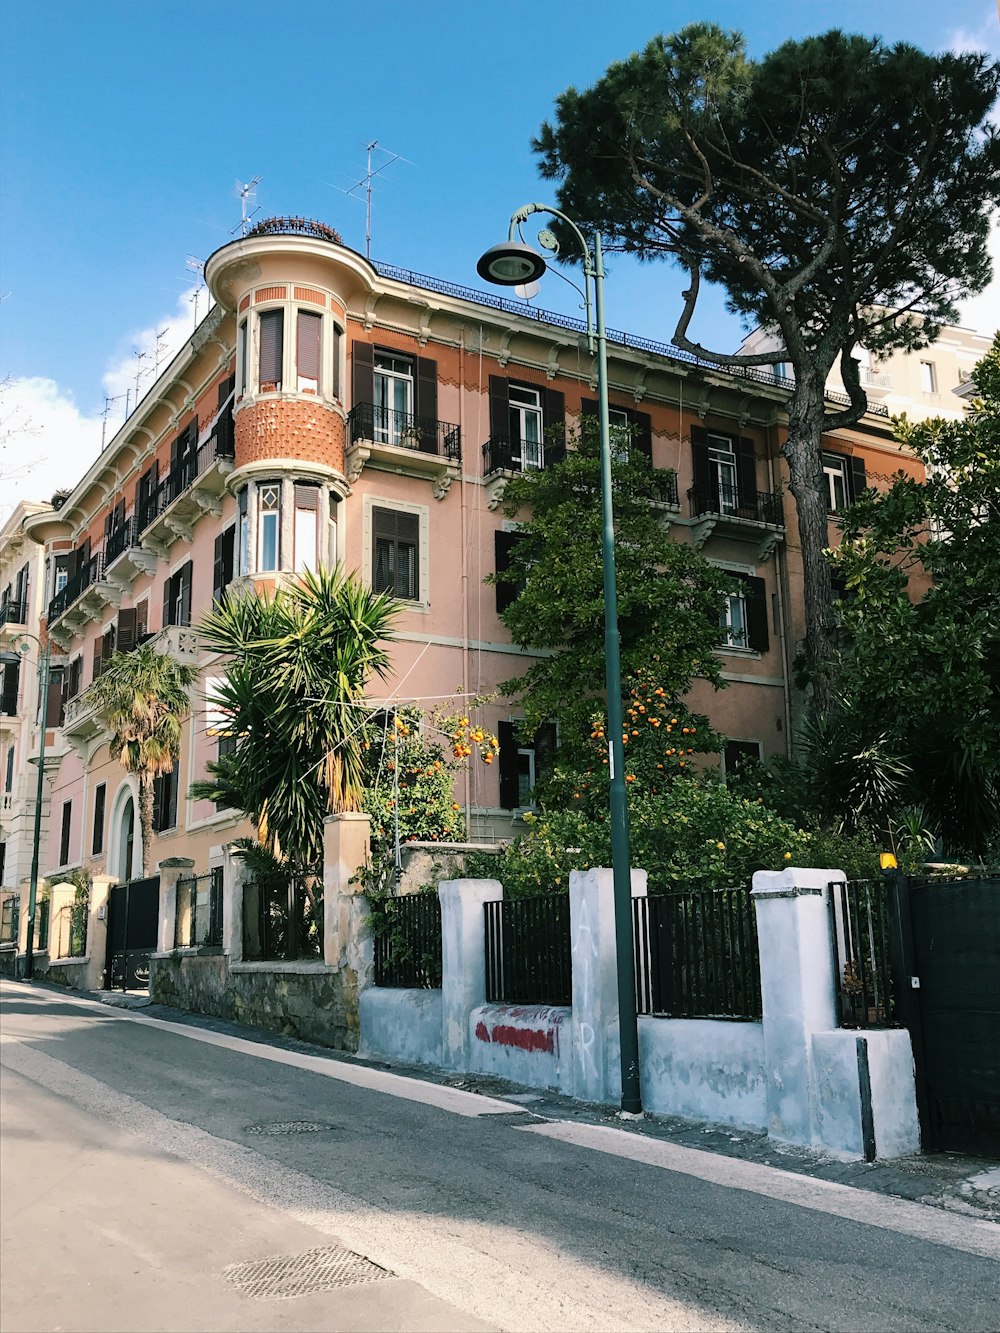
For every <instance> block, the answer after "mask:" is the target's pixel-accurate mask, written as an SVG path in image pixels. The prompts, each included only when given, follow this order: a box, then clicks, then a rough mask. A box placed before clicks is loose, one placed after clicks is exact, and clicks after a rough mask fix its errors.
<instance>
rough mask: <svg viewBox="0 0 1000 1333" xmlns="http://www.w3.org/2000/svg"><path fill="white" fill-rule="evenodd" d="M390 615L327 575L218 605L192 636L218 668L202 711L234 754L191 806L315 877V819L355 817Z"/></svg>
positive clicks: (332, 573)
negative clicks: (247, 829) (219, 723)
mask: <svg viewBox="0 0 1000 1333" xmlns="http://www.w3.org/2000/svg"><path fill="white" fill-rule="evenodd" d="M396 607H397V604H396V602H395V600H394V599H393V598H392V597H390V596H388V595H387V594H384V593H374V592H372V591H371V589H370V588H366V587H365V586H364V585H363V584H362V583H361V581H360V580H359V579H358V578H357V577H356V576H355V575H353V574H350V573H348V572H347V571H345V570H343V569H342V568H340V567H337V568H334V569H323V570H319V571H317V572H316V573H306V574H303V575H302V577H301V580H300V581H299V582H298V583H296V584H292V585H290V586H288V587H286V588H282V589H280V590H279V591H278V592H276V593H274V594H264V595H258V594H256V593H250V594H244V595H243V596H239V597H235V598H227V599H226V600H225V601H224V602H223V603H222V604H221V605H220V606H218V607H217V608H216V609H215V610H214V611H213V612H212V613H211V615H209V616H208V617H207V618H206V619H205V620H204V621H203V623H202V624H201V626H200V632H201V636H202V641H203V643H204V644H205V646H206V647H207V648H209V649H210V650H212V651H215V652H220V653H225V654H226V655H227V656H228V658H229V662H228V664H227V666H226V670H225V675H224V676H223V678H222V679H221V681H220V682H219V683H218V684H217V686H216V689H215V693H214V696H213V702H214V703H215V705H216V707H217V708H218V709H219V710H220V711H221V713H222V714H223V716H224V717H225V719H226V724H225V731H226V733H227V734H228V735H230V736H231V737H232V738H233V739H234V741H235V748H234V749H233V751H232V752H231V753H230V754H227V755H224V756H222V757H221V758H219V759H218V760H215V761H213V762H212V763H210V764H209V765H208V773H209V776H208V778H207V779H203V780H201V781H199V782H195V783H194V784H193V785H192V787H191V796H192V798H194V799H196V800H197V799H204V800H210V801H215V802H217V803H219V804H221V805H226V806H228V807H229V808H231V809H237V810H241V811H243V812H244V813H245V814H246V815H247V816H248V817H249V818H250V819H252V820H253V822H254V825H255V827H256V834H257V841H258V843H259V844H260V845H261V846H262V847H264V848H266V849H267V851H268V852H269V853H270V854H271V855H272V856H273V857H274V858H275V859H276V860H278V861H280V862H283V863H287V864H291V865H295V866H299V867H302V866H313V865H316V864H317V863H318V862H319V861H320V860H321V859H322V841H323V819H324V817H325V816H326V814H327V813H333V814H336V813H338V812H341V811H345V810H357V809H359V808H360V804H361V797H362V793H363V790H364V763H363V753H364V752H363V740H364V737H363V729H364V723H365V718H366V710H365V708H364V706H363V701H364V694H365V689H366V687H367V685H368V682H369V680H370V679H371V678H372V677H373V676H378V677H382V676H384V675H385V674H386V672H387V670H388V667H389V655H388V652H387V651H386V647H385V642H386V641H387V640H388V639H389V638H390V637H391V625H392V620H393V617H394V616H395V613H396Z"/></svg>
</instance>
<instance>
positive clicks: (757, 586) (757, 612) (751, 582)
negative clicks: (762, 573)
mask: <svg viewBox="0 0 1000 1333" xmlns="http://www.w3.org/2000/svg"><path fill="white" fill-rule="evenodd" d="M743 582H744V583H745V584H746V608H747V647H749V648H753V649H754V650H755V651H756V652H758V653H766V652H767V650H768V648H769V647H770V646H771V640H770V637H769V635H768V629H767V589H766V587H765V585H764V580H763V579H757V578H751V577H750V576H749V575H745V576H744V578H743Z"/></svg>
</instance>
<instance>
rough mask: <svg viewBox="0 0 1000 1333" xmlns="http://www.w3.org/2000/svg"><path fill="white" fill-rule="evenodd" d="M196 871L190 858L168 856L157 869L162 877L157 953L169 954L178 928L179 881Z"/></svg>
mask: <svg viewBox="0 0 1000 1333" xmlns="http://www.w3.org/2000/svg"><path fill="white" fill-rule="evenodd" d="M193 869H194V862H193V861H192V860H191V858H190V857H189V856H168V857H167V858H166V860H165V861H160V862H159V864H158V865H157V867H156V871H157V874H158V875H159V876H160V930H159V938H158V940H157V951H158V952H159V953H169V952H170V950H171V949H172V948H173V947H174V939H175V934H174V932H175V931H176V928H177V881H178V880H179V879H183V878H184V876H185V875H186V874H188V873H190V871H192V870H193Z"/></svg>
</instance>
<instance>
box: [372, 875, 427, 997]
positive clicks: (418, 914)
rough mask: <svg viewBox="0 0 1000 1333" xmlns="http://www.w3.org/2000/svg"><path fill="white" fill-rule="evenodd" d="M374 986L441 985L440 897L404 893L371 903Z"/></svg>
mask: <svg viewBox="0 0 1000 1333" xmlns="http://www.w3.org/2000/svg"><path fill="white" fill-rule="evenodd" d="M372 926H373V933H374V937H375V985H376V986H397V987H407V988H416V989H421V990H435V989H436V988H437V987H439V986H440V985H441V899H440V898H439V897H438V895H437V894H436V893H407V894H403V895H402V896H401V897H399V898H379V899H376V900H375V901H374V902H373V903H372Z"/></svg>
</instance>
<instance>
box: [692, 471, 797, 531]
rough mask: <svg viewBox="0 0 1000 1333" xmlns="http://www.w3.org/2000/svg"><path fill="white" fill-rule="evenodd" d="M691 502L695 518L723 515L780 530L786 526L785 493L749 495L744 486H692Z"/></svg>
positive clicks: (720, 483)
mask: <svg viewBox="0 0 1000 1333" xmlns="http://www.w3.org/2000/svg"><path fill="white" fill-rule="evenodd" d="M688 500H689V502H690V504H691V514H692V516H693V517H694V518H698V517H699V515H701V514H719V515H725V516H727V517H729V518H740V519H747V520H749V521H751V522H753V523H771V524H773V525H774V526H776V527H780V526H781V525H783V524H784V522H785V515H784V509H783V506H782V503H781V491H745V490H743V489H742V487H740V486H733V485H730V484H729V483H728V482H719V484H718V485H713V486H692V487H691V489H690V490H689V491H688Z"/></svg>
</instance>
